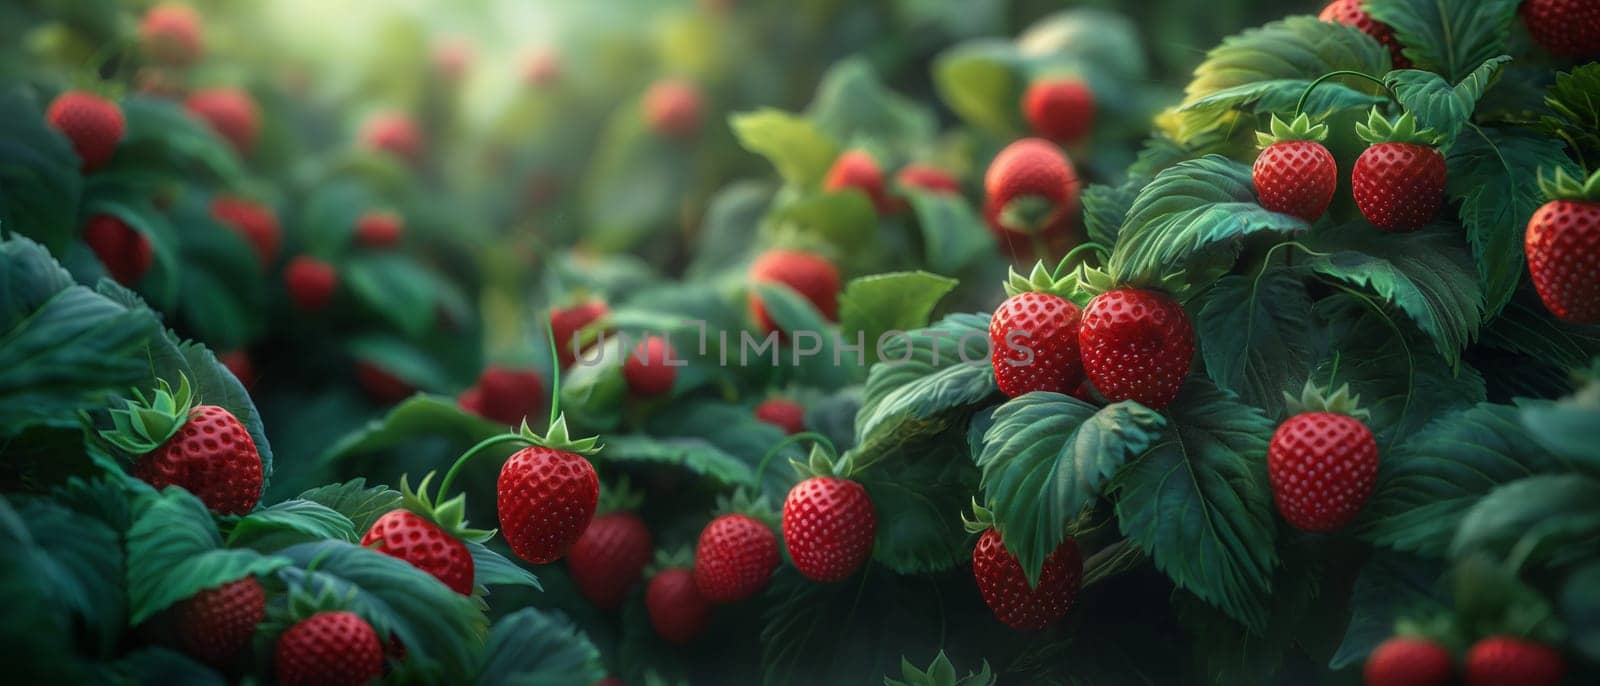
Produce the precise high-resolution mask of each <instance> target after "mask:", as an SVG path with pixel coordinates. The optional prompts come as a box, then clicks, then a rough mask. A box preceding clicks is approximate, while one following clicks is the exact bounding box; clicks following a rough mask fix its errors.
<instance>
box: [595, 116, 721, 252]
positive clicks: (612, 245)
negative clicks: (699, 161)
mask: <svg viewBox="0 0 1600 686" xmlns="http://www.w3.org/2000/svg"><path fill="white" fill-rule="evenodd" d="M693 159H694V158H693V157H692V156H690V155H687V154H684V150H683V149H682V148H681V147H680V146H679V145H678V144H677V143H676V142H675V141H672V140H668V139H664V138H662V137H660V136H657V135H655V133H654V132H652V131H651V130H650V129H649V128H648V127H646V126H645V122H644V115H643V114H642V113H641V112H640V108H639V107H638V106H637V105H633V106H628V107H620V108H617V110H616V112H615V113H614V114H612V116H611V120H610V121H609V122H608V123H607V124H606V127H605V130H604V131H603V132H602V133H601V134H600V139H599V141H598V143H597V144H595V147H594V152H593V154H592V156H591V158H590V160H589V161H588V164H587V167H586V170H585V173H584V176H583V179H582V185H581V186H580V188H581V189H582V190H581V194H580V196H579V203H580V206H581V207H582V215H583V220H584V224H585V227H586V228H585V230H584V242H585V243H586V244H590V245H592V246H593V247H594V248H595V249H596V250H598V251H601V252H608V251H617V250H621V249H623V248H628V247H631V246H633V245H634V244H636V243H638V242H639V241H641V240H643V239H645V238H647V237H649V236H651V235H653V234H655V233H657V232H660V231H664V230H667V229H670V228H671V227H672V226H674V225H675V223H676V222H677V219H678V216H679V211H680V208H681V203H682V200H683V198H684V196H686V195H688V191H689V183H690V181H691V180H692V178H693V177H694V174H693V173H692V169H691V167H690V164H691V162H692V161H693ZM622 189H626V190H622Z"/></svg>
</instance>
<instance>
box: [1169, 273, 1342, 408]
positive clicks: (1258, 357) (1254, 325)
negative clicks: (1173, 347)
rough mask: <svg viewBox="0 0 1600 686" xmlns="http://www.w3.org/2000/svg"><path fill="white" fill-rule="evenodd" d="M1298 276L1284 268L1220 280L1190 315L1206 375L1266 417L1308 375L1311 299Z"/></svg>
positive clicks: (1309, 369) (1310, 355)
mask: <svg viewBox="0 0 1600 686" xmlns="http://www.w3.org/2000/svg"><path fill="white" fill-rule="evenodd" d="M1300 278H1301V277H1300V273H1298V272H1296V271H1295V270H1291V269H1285V268H1265V269H1263V270H1262V271H1261V272H1260V273H1257V274H1256V275H1254V276H1250V275H1246V274H1234V275H1229V276H1225V277H1222V278H1221V279H1219V280H1218V281H1217V282H1216V284H1214V285H1213V286H1212V288H1211V289H1210V290H1209V291H1207V292H1206V296H1205V303H1204V305H1202V306H1201V308H1200V312H1199V315H1198V316H1197V317H1195V332H1196V339H1197V340H1198V341H1200V352H1201V355H1202V357H1204V358H1205V361H1206V374H1207V375H1208V376H1210V377H1211V380H1212V381H1215V382H1216V383H1217V386H1218V387H1219V388H1222V389H1225V390H1229V391H1233V392H1235V393H1238V394H1239V395H1240V397H1242V398H1243V399H1244V400H1245V402H1247V403H1249V404H1251V405H1255V406H1256V407H1260V408H1262V409H1263V410H1265V411H1266V413H1267V415H1268V416H1270V417H1278V416H1282V414H1283V411H1284V402H1283V394H1284V393H1285V392H1291V391H1294V390H1296V387H1297V386H1299V385H1300V384H1302V383H1303V382H1304V381H1305V379H1306V378H1307V376H1308V375H1309V374H1310V372H1311V364H1312V349H1313V346H1312V338H1311V337H1312V329H1311V299H1310V297H1309V296H1308V295H1307V294H1306V289H1305V285H1304V284H1302V283H1301V281H1300Z"/></svg>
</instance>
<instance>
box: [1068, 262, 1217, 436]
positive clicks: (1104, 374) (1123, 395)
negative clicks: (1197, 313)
mask: <svg viewBox="0 0 1600 686" xmlns="http://www.w3.org/2000/svg"><path fill="white" fill-rule="evenodd" d="M1078 346H1079V353H1080V354H1081V355H1082V357H1083V370H1084V373H1085V374H1086V375H1087V376H1088V377H1089V382H1090V383H1093V384H1094V387H1095V389H1096V390H1098V391H1100V395H1102V396H1104V397H1105V399H1106V400H1108V401H1111V402H1118V401H1122V400H1134V401H1137V402H1139V403H1142V404H1143V405H1145V406H1146V407H1149V408H1151V409H1154V410H1159V409H1162V408H1164V407H1166V406H1167V405H1168V404H1169V403H1171V402H1172V400H1173V399H1174V398H1176V397H1178V391H1179V389H1181V388H1182V387H1183V380H1184V378H1185V377H1187V376H1188V375H1189V365H1190V363H1191V362H1192V361H1193V359H1192V358H1193V357H1194V327H1193V326H1192V325H1190V323H1189V315H1188V314H1187V313H1185V312H1184V311H1183V306H1182V305H1179V304H1178V301H1176V300H1173V299H1172V296H1169V295H1167V294H1165V293H1160V292H1157V291H1149V290H1142V289H1137V288H1123V289H1118V290H1113V291H1108V292H1105V293H1101V294H1100V295H1097V296H1095V297H1094V299H1093V300H1091V301H1089V306H1088V307H1086V308H1084V310H1083V323H1082V324H1081V325H1080V326H1079V327H1078Z"/></svg>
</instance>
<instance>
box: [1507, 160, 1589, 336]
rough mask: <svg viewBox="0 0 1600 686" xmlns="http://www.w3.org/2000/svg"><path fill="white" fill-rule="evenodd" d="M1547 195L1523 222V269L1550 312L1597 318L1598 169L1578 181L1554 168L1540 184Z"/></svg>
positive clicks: (1578, 318)
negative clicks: (1525, 262)
mask: <svg viewBox="0 0 1600 686" xmlns="http://www.w3.org/2000/svg"><path fill="white" fill-rule="evenodd" d="M1544 186H1545V192H1546V193H1547V194H1548V195H1549V196H1550V197H1551V198H1553V199H1552V200H1551V201H1550V202H1548V203H1545V205H1544V206H1543V207H1540V208H1539V209H1538V211H1536V212H1534V213H1533V217H1532V218H1530V219H1529V220H1528V233H1527V234H1526V235H1525V236H1524V239H1523V249H1524V250H1525V251H1526V252H1527V255H1528V273H1529V274H1530V275H1532V277H1533V286H1534V288H1535V289H1536V290H1537V291H1538V292H1539V299H1540V300H1542V301H1544V306H1545V308H1546V309H1548V310H1550V313H1551V314H1553V315H1555V316H1556V317H1559V318H1561V319H1565V320H1567V321H1570V322H1580V323H1595V322H1600V173H1596V174H1595V175H1593V176H1591V177H1589V180H1588V182H1586V183H1584V182H1579V181H1577V180H1574V179H1572V178H1570V177H1568V176H1567V175H1566V172H1564V171H1562V172H1558V173H1557V174H1556V177H1555V181H1554V183H1550V184H1544Z"/></svg>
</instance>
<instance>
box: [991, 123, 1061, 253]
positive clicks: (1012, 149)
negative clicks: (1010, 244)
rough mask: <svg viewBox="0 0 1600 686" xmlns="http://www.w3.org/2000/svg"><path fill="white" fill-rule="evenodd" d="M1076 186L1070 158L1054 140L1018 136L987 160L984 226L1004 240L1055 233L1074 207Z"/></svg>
mask: <svg viewBox="0 0 1600 686" xmlns="http://www.w3.org/2000/svg"><path fill="white" fill-rule="evenodd" d="M1080 188H1081V183H1080V182H1079V181H1078V172H1077V170H1075V169H1073V167H1072V161H1071V160H1069V159H1067V156H1066V155H1064V154H1062V152H1061V150H1060V149H1059V148H1057V147H1056V146H1055V144H1053V143H1051V142H1050V141H1047V140H1044V139H1042V138H1024V139H1022V140H1019V141H1016V142H1014V143H1012V144H1011V145H1008V146H1006V148H1005V149H1004V150H1001V151H1000V154H999V155H996V156H995V158H994V161H993V162H990V163H989V171H988V172H987V173H985V174H984V177H983V190H984V195H985V199H984V205H985V210H984V216H985V217H986V218H987V219H988V220H989V228H990V230H991V231H992V232H993V233H994V234H995V235H996V236H997V237H1000V238H1002V239H1006V240H1009V239H1012V238H1015V237H1017V236H1029V235H1036V236H1041V237H1047V236H1050V235H1051V234H1059V233H1062V232H1064V231H1066V230H1067V228H1068V226H1069V225H1070V224H1071V222H1072V219H1073V215H1074V214H1075V213H1076V212H1077V209H1078V191H1079V190H1080ZM1008 234H1009V235H1008Z"/></svg>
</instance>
